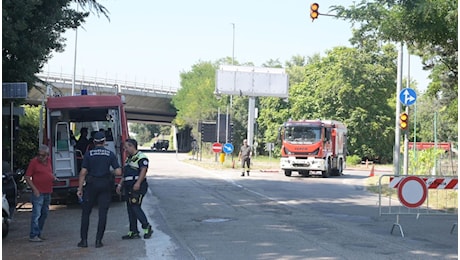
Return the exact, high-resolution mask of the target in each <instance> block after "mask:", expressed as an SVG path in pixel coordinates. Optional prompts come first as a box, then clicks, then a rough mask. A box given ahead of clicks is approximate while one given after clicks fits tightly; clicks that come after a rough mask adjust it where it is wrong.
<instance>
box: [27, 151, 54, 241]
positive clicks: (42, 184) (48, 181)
mask: <svg viewBox="0 0 460 260" xmlns="http://www.w3.org/2000/svg"><path fill="white" fill-rule="evenodd" d="M55 179H56V178H55V177H54V175H53V170H52V168H51V160H50V159H49V148H48V146H46V145H40V146H39V148H38V154H37V156H36V157H34V158H33V159H32V160H30V163H29V167H27V171H26V174H25V180H26V182H27V184H28V185H29V187H30V188H31V189H32V195H31V197H30V201H31V202H32V220H31V223H30V234H29V241H30V242H42V241H43V240H44V239H43V237H42V235H41V234H42V230H43V226H44V225H45V220H46V217H47V216H48V211H49V205H50V202H51V193H52V192H53V181H54V180H55Z"/></svg>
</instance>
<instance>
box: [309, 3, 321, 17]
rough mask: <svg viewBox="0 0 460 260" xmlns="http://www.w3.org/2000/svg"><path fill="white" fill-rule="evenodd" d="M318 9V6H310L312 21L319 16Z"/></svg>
mask: <svg viewBox="0 0 460 260" xmlns="http://www.w3.org/2000/svg"><path fill="white" fill-rule="evenodd" d="M318 9H319V4H317V3H313V4H311V5H310V17H311V19H312V21H314V20H315V19H317V18H318V16H319V12H318Z"/></svg>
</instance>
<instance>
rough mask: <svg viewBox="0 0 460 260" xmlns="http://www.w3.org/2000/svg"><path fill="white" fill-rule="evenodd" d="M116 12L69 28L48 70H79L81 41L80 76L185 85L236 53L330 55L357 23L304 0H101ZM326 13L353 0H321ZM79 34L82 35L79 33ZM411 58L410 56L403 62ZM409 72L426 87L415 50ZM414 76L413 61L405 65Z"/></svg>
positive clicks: (251, 57) (244, 58)
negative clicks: (197, 67) (196, 68)
mask: <svg viewBox="0 0 460 260" xmlns="http://www.w3.org/2000/svg"><path fill="white" fill-rule="evenodd" d="M98 2H99V3H100V4H102V5H103V6H105V7H106V8H107V9H108V11H109V12H110V13H109V18H110V21H109V20H108V19H107V18H106V17H105V16H103V15H101V16H99V17H98V16H97V15H96V14H91V15H90V17H88V18H87V21H86V23H85V24H84V25H83V28H79V29H78V32H77V34H76V33H75V30H69V31H67V32H66V33H65V34H64V35H63V36H64V37H65V38H66V39H67V41H66V48H65V51H64V52H63V53H53V57H52V58H51V59H50V60H49V61H48V63H47V64H45V66H44V67H43V74H47V73H62V74H68V75H72V73H73V70H74V57H75V39H77V44H76V46H77V48H76V53H77V55H76V68H75V70H76V75H77V77H78V76H83V77H85V78H86V77H87V78H92V77H97V78H107V79H111V80H120V81H135V82H139V83H149V84H158V85H163V86H170V87H172V88H179V87H180V73H182V72H188V71H191V70H192V66H193V65H194V64H197V63H199V62H200V61H211V62H214V61H217V60H219V59H221V58H224V57H232V56H233V55H234V58H235V60H236V61H238V62H239V63H245V62H252V63H254V65H255V66H262V64H263V63H265V62H267V61H268V60H270V59H273V60H276V59H278V60H279V61H280V62H281V64H284V63H285V62H286V61H288V60H290V59H291V58H292V57H293V56H295V55H301V56H306V57H308V56H312V55H314V54H318V53H319V54H321V55H323V56H324V55H325V51H327V50H331V49H332V48H333V47H336V46H351V45H350V43H349V41H348V40H349V38H350V37H351V23H349V22H347V21H343V20H338V19H335V18H333V17H328V16H320V17H319V18H318V19H317V20H315V21H314V22H312V20H311V18H310V13H309V12H310V11H309V8H310V4H311V3H313V1H311V2H308V1H305V0H303V1H301V0H284V1H282V0H264V1H255V0H232V1H218V0H194V1H185V0H168V1H159V0H136V1H128V0H98ZM316 2H317V3H318V4H319V12H320V13H328V12H329V10H330V7H331V6H332V5H339V4H340V5H343V6H350V5H351V4H352V2H353V1H351V0H341V1H333V0H317V1H316ZM76 35H77V37H76ZM406 61H407V56H405V57H404V62H406ZM410 64H411V68H410V75H411V78H412V79H413V80H416V81H417V82H418V87H419V88H420V89H422V90H423V89H426V86H427V84H428V83H429V80H428V79H427V76H428V73H427V72H425V71H422V64H421V61H420V59H419V58H417V57H415V56H411V58H410ZM404 66H405V68H404V75H407V70H408V69H407V68H406V66H407V64H405V65H404Z"/></svg>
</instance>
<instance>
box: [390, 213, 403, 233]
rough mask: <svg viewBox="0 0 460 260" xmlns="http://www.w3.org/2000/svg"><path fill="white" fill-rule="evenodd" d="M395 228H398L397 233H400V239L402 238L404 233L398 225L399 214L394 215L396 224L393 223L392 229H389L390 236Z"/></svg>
mask: <svg viewBox="0 0 460 260" xmlns="http://www.w3.org/2000/svg"><path fill="white" fill-rule="evenodd" d="M395 226H398V227H399V232H401V237H404V232H403V229H402V226H401V224H399V214H396V223H393V227H391V232H390V234H392V235H393V229H394V228H395Z"/></svg>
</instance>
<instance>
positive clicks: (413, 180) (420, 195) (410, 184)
mask: <svg viewBox="0 0 460 260" xmlns="http://www.w3.org/2000/svg"><path fill="white" fill-rule="evenodd" d="M427 193H428V189H427V188H426V184H425V181H424V180H423V179H421V178H419V177H415V176H409V177H405V178H404V179H402V180H401V182H400V183H399V185H398V197H399V201H400V202H401V204H403V205H404V206H406V207H408V208H417V207H419V206H420V205H422V204H423V203H424V202H425V200H426V196H427Z"/></svg>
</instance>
